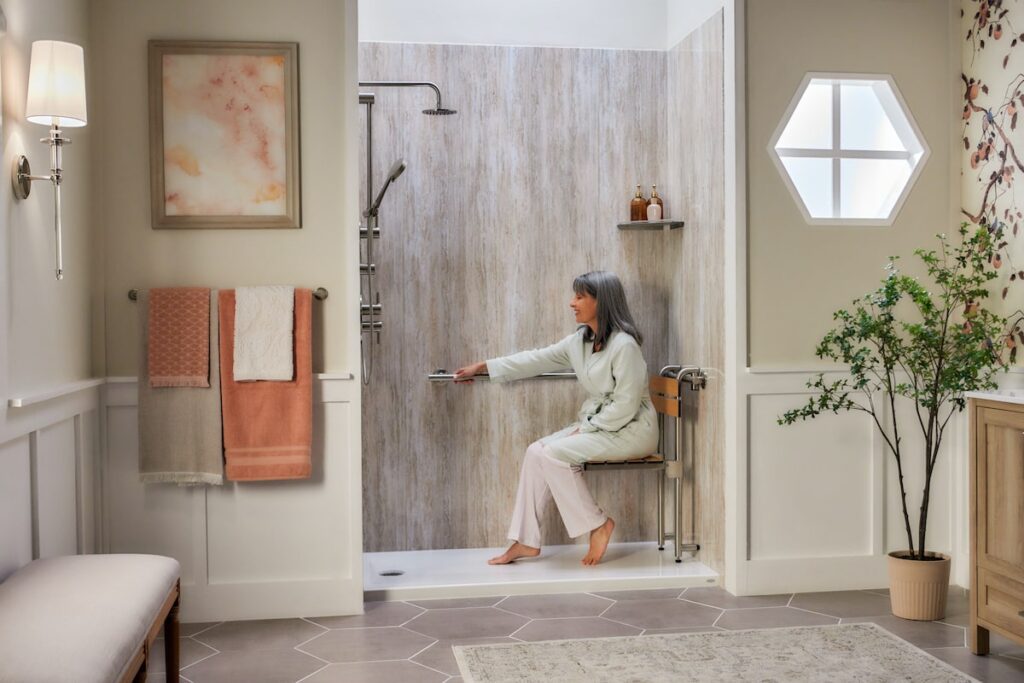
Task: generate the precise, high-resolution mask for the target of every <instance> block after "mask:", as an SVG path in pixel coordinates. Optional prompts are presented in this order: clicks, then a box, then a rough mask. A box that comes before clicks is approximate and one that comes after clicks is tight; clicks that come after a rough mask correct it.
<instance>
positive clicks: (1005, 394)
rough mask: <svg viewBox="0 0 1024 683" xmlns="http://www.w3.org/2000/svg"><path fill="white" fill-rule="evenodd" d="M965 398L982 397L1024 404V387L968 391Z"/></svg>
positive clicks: (989, 399) (988, 399) (987, 399)
mask: <svg viewBox="0 0 1024 683" xmlns="http://www.w3.org/2000/svg"><path fill="white" fill-rule="evenodd" d="M964 397H965V398H981V399H984V400H986V401H1002V402H1003V403H1022V404H1024V389H996V390H994V391H968V392H965V393H964Z"/></svg>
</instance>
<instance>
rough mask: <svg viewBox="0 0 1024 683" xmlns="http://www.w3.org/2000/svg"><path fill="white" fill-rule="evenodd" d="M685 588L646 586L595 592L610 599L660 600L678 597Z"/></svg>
mask: <svg viewBox="0 0 1024 683" xmlns="http://www.w3.org/2000/svg"><path fill="white" fill-rule="evenodd" d="M684 590H686V589H685V588H646V589H637V590H626V591H601V592H600V593H594V595H600V596H601V597H602V598H608V599H609V600H658V599H661V598H678V597H679V596H680V595H682V593H683V591H684Z"/></svg>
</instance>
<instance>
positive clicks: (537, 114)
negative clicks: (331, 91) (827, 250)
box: [351, 43, 720, 551]
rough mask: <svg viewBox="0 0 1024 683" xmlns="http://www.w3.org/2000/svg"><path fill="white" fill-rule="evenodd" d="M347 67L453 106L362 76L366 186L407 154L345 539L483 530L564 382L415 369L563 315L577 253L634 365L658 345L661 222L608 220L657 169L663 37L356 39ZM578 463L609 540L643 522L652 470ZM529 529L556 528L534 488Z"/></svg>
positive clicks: (669, 248) (386, 208) (541, 332)
mask: <svg viewBox="0 0 1024 683" xmlns="http://www.w3.org/2000/svg"><path fill="white" fill-rule="evenodd" d="M359 69H360V72H359V73H360V78H361V80H424V79H425V80H432V81H435V82H437V84H438V85H439V86H440V88H441V90H442V92H443V93H444V103H445V106H448V107H452V108H454V109H457V110H458V114H457V115H455V116H446V117H437V116H424V115H423V114H421V113H420V112H421V110H423V109H426V108H428V107H432V106H434V99H433V94H432V93H430V92H429V91H427V90H418V89H386V88H378V89H376V90H374V92H375V93H376V96H377V99H376V104H375V105H374V107H373V148H374V162H375V164H376V167H377V168H376V169H374V178H375V185H376V186H377V187H379V186H380V183H381V182H382V180H383V176H384V173H386V169H387V167H388V166H389V165H390V164H391V163H392V161H393V160H395V159H396V158H399V157H404V158H405V159H406V160H407V161H408V170H407V171H406V172H405V174H404V175H403V176H402V177H401V178H400V179H399V180H398V181H397V182H396V183H395V185H393V186H392V188H391V189H390V190H389V193H388V196H387V198H386V199H385V201H384V204H383V206H382V208H381V213H380V227H381V238H380V240H378V241H377V243H376V245H375V254H374V261H375V262H376V264H377V272H378V277H377V282H378V283H379V286H380V292H381V304H382V312H383V320H384V327H383V333H382V335H381V343H380V345H379V346H375V347H374V361H373V368H372V374H371V381H370V385H369V386H368V387H366V388H364V390H363V474H364V478H363V486H364V501H365V505H364V526H363V529H364V547H365V550H366V551H386V550H421V549H434V548H467V547H487V546H503V545H505V544H506V543H507V540H506V531H507V527H508V523H509V519H510V516H511V510H512V505H513V502H514V499H515V493H516V482H517V479H518V476H519V470H520V467H521V464H522V459H523V453H524V451H525V450H526V448H527V446H528V445H529V444H530V443H531V442H532V441H534V440H535V439H537V438H538V437H541V436H543V435H545V434H548V433H550V432H553V431H555V430H557V429H559V428H560V427H562V426H564V425H565V424H568V423H569V422H571V421H572V420H573V419H574V416H575V413H576V410H577V409H578V407H579V404H580V402H581V401H582V399H583V395H582V393H581V391H580V389H579V388H578V386H577V385H576V383H575V382H573V381H571V380H524V381H521V382H515V383H512V384H507V385H497V384H494V385H492V384H489V383H487V382H476V383H473V384H470V385H455V384H447V383H446V384H432V383H430V382H428V381H427V378H426V375H427V373H428V372H430V371H432V370H435V369H438V368H446V369H448V370H454V369H455V368H457V367H459V366H461V365H465V364H468V363H471V362H474V361H479V360H484V359H486V358H490V357H495V356H499V355H504V354H508V353H512V352H514V351H518V350H521V349H527V348H534V347H539V346H544V345H547V344H551V343H553V342H555V341H557V340H558V339H561V338H562V337H564V336H565V335H567V334H569V333H571V332H572V331H573V330H574V328H575V324H574V321H573V317H572V313H571V311H570V309H569V300H570V297H571V283H572V279H573V277H574V276H575V275H577V274H579V273H583V272H586V271H588V270H594V269H607V270H611V271H614V272H616V273H617V274H618V275H619V276H620V277H621V278H622V280H623V282H624V284H625V287H626V293H627V296H628V297H629V300H630V303H631V306H632V309H633V313H634V316H635V317H636V319H637V322H638V324H639V326H640V329H641V331H642V332H643V334H644V336H645V341H644V345H643V350H644V354H645V356H646V358H647V361H648V365H649V369H650V370H651V371H652V372H657V371H658V369H659V368H660V367H661V366H662V365H664V364H667V363H670V362H675V361H677V360H678V358H677V357H676V356H675V355H673V353H671V349H670V346H669V344H670V339H671V338H672V335H671V329H674V328H681V327H682V326H683V325H684V324H685V320H684V321H682V322H680V321H675V322H673V324H671V325H670V311H674V312H678V310H679V308H680V305H679V303H678V302H677V303H673V300H674V299H673V290H674V289H675V288H676V287H678V286H679V281H678V279H677V277H678V276H676V275H675V273H676V272H677V271H678V267H679V264H678V263H677V260H678V255H679V252H680V249H681V248H682V247H681V246H680V242H679V237H680V235H679V234H678V231H676V232H674V233H673V234H662V233H642V232H621V231H619V230H618V229H617V228H616V224H617V223H618V222H620V221H623V220H626V219H627V218H628V202H629V198H630V196H631V194H632V189H633V187H634V186H635V185H636V184H637V183H642V184H644V185H650V184H651V183H659V186H660V187H662V188H664V187H665V185H664V184H663V182H662V180H661V178H659V175H660V174H661V173H662V163H663V160H664V159H665V158H666V149H667V144H668V143H669V141H668V140H666V123H667V120H666V113H667V111H669V109H667V108H666V97H667V87H668V86H667V77H668V75H667V69H668V59H667V54H666V53H665V52H658V51H631V50H594V49H561V48H558V49H555V48H528V47H497V46H465V45H431V44H405V43H364V44H362V45H361V46H360V66H359ZM363 147H364V148H365V142H364V145H363ZM672 156H673V157H674V156H675V155H672ZM363 167H364V168H365V159H364V160H363ZM364 201H365V199H364ZM682 213H683V211H682V204H681V203H680V204H677V215H680V214H682ZM719 227H720V226H719ZM351 229H354V226H351ZM364 343H365V342H364ZM718 367H720V366H718ZM585 476H586V478H587V482H588V485H589V486H590V488H591V491H592V492H593V493H594V496H595V498H596V499H597V501H598V503H599V504H600V505H601V506H602V507H603V508H604V509H605V510H606V511H607V512H608V513H609V514H611V515H612V516H613V517H614V518H615V520H616V523H617V526H616V533H615V540H617V541H634V540H651V539H653V538H655V535H656V526H655V525H656V507H655V504H656V488H655V487H656V484H657V476H656V474H655V473H653V472H632V473H624V472H607V473H589V472H588V473H586V474H585ZM543 528H544V543H545V544H556V543H571V542H572V539H570V538H569V537H568V535H567V534H566V531H565V528H564V527H563V526H562V523H561V520H560V518H559V516H558V515H557V512H556V510H555V507H554V504H553V503H552V505H551V507H550V508H549V510H548V513H547V515H546V516H545V518H544V522H543ZM577 540H578V541H579V542H584V543H585V542H586V541H587V538H586V536H583V537H580V538H579V539H577Z"/></svg>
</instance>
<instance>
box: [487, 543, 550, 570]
mask: <svg viewBox="0 0 1024 683" xmlns="http://www.w3.org/2000/svg"><path fill="white" fill-rule="evenodd" d="M538 555H540V548H533V547H531V546H528V545H523V544H522V543H520V542H519V541H516V542H515V543H513V544H512V546H511V547H510V548H509V549H508V550H506V551H505V552H504V553H503V554H501V555H498V556H497V557H492V558H491V559H489V560H487V564H508V563H509V562H515V561H516V560H518V559H519V558H520V557H537V556H538Z"/></svg>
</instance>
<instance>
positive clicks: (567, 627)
mask: <svg viewBox="0 0 1024 683" xmlns="http://www.w3.org/2000/svg"><path fill="white" fill-rule="evenodd" d="M640 633H641V629H639V628H636V627H634V626H627V625H626V624H620V623H619V622H617V621H609V620H607V619H603V618H601V617H575V618H568V619H535V620H533V621H531V622H530V623H529V624H527V625H526V626H524V627H522V628H521V629H519V630H518V631H516V632H515V637H516V638H518V639H520V640H528V641H531V642H536V641H539V640H563V639H566V638H606V637H609V636H638V635H640Z"/></svg>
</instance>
